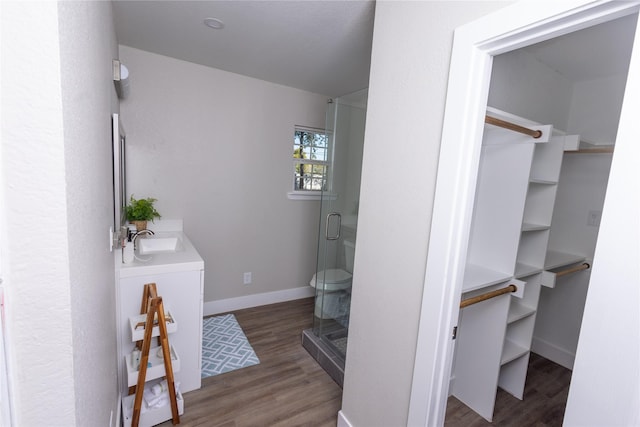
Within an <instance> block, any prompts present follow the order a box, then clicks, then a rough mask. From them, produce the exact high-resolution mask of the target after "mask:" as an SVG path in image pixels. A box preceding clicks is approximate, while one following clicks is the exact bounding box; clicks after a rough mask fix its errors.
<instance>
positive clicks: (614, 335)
mask: <svg viewBox="0 0 640 427" xmlns="http://www.w3.org/2000/svg"><path fill="white" fill-rule="evenodd" d="M639 40H640V33H638V32H636V35H635V42H634V43H635V52H634V55H633V57H632V59H631V65H630V69H629V76H630V77H633V78H631V79H630V80H629V82H628V83H627V88H626V94H625V97H624V105H623V109H622V115H621V117H620V128H619V130H618V135H617V138H616V151H615V153H614V155H613V161H612V165H611V174H610V177H609V185H608V188H607V195H606V198H605V203H604V211H603V216H602V222H601V226H600V235H599V237H598V245H597V247H596V252H595V257H594V260H595V261H594V265H593V269H592V272H591V282H590V284H589V294H588V296H587V302H586V305H585V311H584V319H583V322H582V331H581V335H580V340H579V343H578V351H577V354H576V361H575V366H574V371H573V376H572V380H571V388H570V390H569V397H568V401H567V409H566V412H565V418H564V424H565V425H566V426H601V425H608V426H637V425H640V407H639V406H638V401H640V364H639V363H638V361H639V360H640V304H638V303H639V302H640V269H639V263H638V260H640V244H639V239H638V236H640V186H639V183H640V168H638V158H640V147H639V146H638V144H637V135H638V133H640V123H639V122H638V118H637V111H638V109H640V96H639V94H640V82H639V81H638V76H639V75H640V52H639V51H638V42H639Z"/></svg>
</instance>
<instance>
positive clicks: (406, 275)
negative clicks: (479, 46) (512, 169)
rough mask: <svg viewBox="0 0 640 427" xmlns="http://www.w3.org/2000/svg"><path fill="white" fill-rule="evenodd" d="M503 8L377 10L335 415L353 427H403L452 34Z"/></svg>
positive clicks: (456, 5)
mask: <svg viewBox="0 0 640 427" xmlns="http://www.w3.org/2000/svg"><path fill="white" fill-rule="evenodd" d="M507 4H508V3H506V2H392V1H389V2H387V1H378V2H377V4H376V17H375V26H374V36H373V51H372V64H371V76H370V86H369V102H368V106H367V125H366V131H365V143H364V163H363V170H362V186H361V193H360V215H359V218H358V221H359V222H358V239H357V244H356V246H357V249H356V260H355V272H354V283H353V296H352V304H351V318H350V332H349V351H348V352H347V362H346V369H345V383H344V391H343V402H342V414H341V415H342V417H343V418H345V419H346V420H347V421H348V422H350V423H351V424H352V425H354V426H391V425H393V426H399V425H406V423H407V416H408V406H409V395H410V390H411V380H412V374H413V362H414V355H415V351H416V339H417V329H418V321H419V312H420V304H421V297H422V289H423V285H425V284H424V273H425V266H426V258H427V245H428V239H429V227H430V221H431V212H432V207H433V197H434V188H435V177H436V168H437V160H438V152H439V146H440V136H441V129H442V119H443V114H444V104H445V96H446V84H447V76H448V72H449V60H450V55H451V43H452V39H453V30H454V28H456V27H457V26H459V25H462V24H463V23H466V22H469V21H471V20H473V19H475V18H477V17H479V16H481V15H484V14H486V13H489V12H491V11H492V10H495V9H497V8H499V7H502V6H505V5H507ZM426 286H439V284H432V283H427V284H426ZM434 327H436V326H435V325H434Z"/></svg>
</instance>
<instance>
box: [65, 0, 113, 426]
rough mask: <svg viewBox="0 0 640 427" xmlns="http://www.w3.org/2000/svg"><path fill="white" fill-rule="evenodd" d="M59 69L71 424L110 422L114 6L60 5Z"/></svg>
mask: <svg viewBox="0 0 640 427" xmlns="http://www.w3.org/2000/svg"><path fill="white" fill-rule="evenodd" d="M58 13H59V15H58V21H59V24H58V25H59V31H60V72H61V86H62V115H63V129H64V157H65V183H66V190H65V191H66V204H67V218H66V219H67V224H68V226H67V235H68V252H69V279H70V283H69V284H70V292H71V293H70V296H71V321H72V328H73V334H72V337H73V378H74V391H75V400H76V406H75V411H76V425H78V426H85V425H107V423H108V422H109V419H110V417H111V411H114V412H113V414H114V415H113V416H114V419H115V411H116V408H117V407H116V405H117V404H118V402H117V400H118V399H117V396H118V395H117V365H116V360H117V359H116V357H117V355H116V349H115V335H116V323H115V289H114V283H115V278H114V264H113V263H114V260H113V253H111V252H110V250H109V245H108V239H107V237H108V230H109V227H110V226H111V225H112V224H113V177H112V155H111V134H112V130H111V113H112V112H116V111H118V100H117V97H116V94H115V89H114V85H113V75H112V72H111V61H112V59H114V58H117V55H118V45H117V42H116V37H115V30H114V27H113V17H112V8H111V3H109V2H90V1H82V2H67V1H63V2H60V3H59V8H58Z"/></svg>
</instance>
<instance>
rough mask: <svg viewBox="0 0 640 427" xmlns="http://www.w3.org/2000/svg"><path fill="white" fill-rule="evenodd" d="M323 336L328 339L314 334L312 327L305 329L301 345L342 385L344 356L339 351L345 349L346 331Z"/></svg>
mask: <svg viewBox="0 0 640 427" xmlns="http://www.w3.org/2000/svg"><path fill="white" fill-rule="evenodd" d="M325 336H326V338H327V339H328V340H324V339H321V338H320V337H318V336H317V335H315V334H314V333H313V329H305V330H304V331H302V347H304V348H305V350H307V352H308V353H309V354H310V355H311V357H313V358H314V359H315V360H316V362H318V364H319V365H320V366H321V367H322V369H324V370H325V371H326V372H327V373H328V374H329V376H330V377H331V378H332V379H333V380H334V381H335V382H336V383H337V384H338V385H339V386H340V387H342V384H343V383H344V356H342V355H341V354H340V353H339V352H340V351H343V352H344V351H345V350H346V331H345V332H335V333H332V334H328V335H325ZM343 354H344V353H343Z"/></svg>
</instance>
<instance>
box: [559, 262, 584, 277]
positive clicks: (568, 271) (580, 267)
mask: <svg viewBox="0 0 640 427" xmlns="http://www.w3.org/2000/svg"><path fill="white" fill-rule="evenodd" d="M588 268H591V266H590V265H589V263H588V262H584V263H582V264H581V265H578V266H576V267H571V268H567V269H566V270H562V271H558V272H557V273H556V277H562V276H566V275H567V274H571V273H577V272H578V271H582V270H586V269H588Z"/></svg>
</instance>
